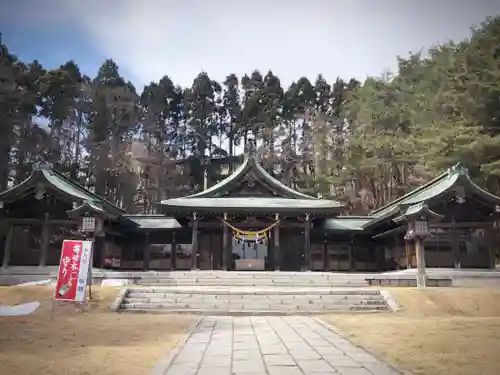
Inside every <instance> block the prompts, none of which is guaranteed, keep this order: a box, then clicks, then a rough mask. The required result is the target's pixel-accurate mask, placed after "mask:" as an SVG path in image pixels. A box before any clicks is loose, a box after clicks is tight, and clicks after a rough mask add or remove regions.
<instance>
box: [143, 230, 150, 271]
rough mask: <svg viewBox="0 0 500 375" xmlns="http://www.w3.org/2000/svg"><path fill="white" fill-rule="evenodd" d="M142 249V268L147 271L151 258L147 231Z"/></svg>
mask: <svg viewBox="0 0 500 375" xmlns="http://www.w3.org/2000/svg"><path fill="white" fill-rule="evenodd" d="M143 245H144V251H143V257H142V269H143V270H144V271H149V262H150V260H151V249H150V248H149V232H146V239H145V241H144V243H143Z"/></svg>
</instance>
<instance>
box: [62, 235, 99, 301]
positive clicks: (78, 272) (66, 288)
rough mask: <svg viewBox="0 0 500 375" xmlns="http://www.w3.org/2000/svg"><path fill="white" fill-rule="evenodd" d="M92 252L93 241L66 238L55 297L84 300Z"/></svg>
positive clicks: (65, 299) (63, 299)
mask: <svg viewBox="0 0 500 375" xmlns="http://www.w3.org/2000/svg"><path fill="white" fill-rule="evenodd" d="M91 254H92V241H72V240H64V242H63V245H62V250H61V260H60V262H59V272H58V274H57V283H56V291H55V295H54V298H55V299H56V300H58V301H73V302H84V301H85V290H86V288H87V279H88V273H89V266H90V257H91Z"/></svg>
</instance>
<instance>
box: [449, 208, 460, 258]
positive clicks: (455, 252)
mask: <svg viewBox="0 0 500 375" xmlns="http://www.w3.org/2000/svg"><path fill="white" fill-rule="evenodd" d="M453 209H454V210H455V207H453ZM459 246H460V244H459V238H458V231H457V226H456V222H455V213H452V216H451V250H452V258H453V267H454V268H460V250H459Z"/></svg>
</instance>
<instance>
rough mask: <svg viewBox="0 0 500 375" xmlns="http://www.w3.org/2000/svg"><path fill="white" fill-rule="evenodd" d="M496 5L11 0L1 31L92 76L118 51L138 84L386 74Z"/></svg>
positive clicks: (25, 55) (51, 63) (19, 48)
mask: <svg viewBox="0 0 500 375" xmlns="http://www.w3.org/2000/svg"><path fill="white" fill-rule="evenodd" d="M118 4H119V5H118ZM499 13H500V2H498V1H495V0H475V1H473V0H469V1H467V0H420V1H411V0H376V1H374V0H344V1H341V0H307V1H306V0H287V1H284V0H275V1H272V0H252V1H250V0H142V1H137V0H120V1H118V0H80V1H72V0H38V1H35V0H16V1H14V0H11V1H9V0H6V1H2V2H1V3H0V32H2V37H3V42H4V43H5V44H7V46H8V47H9V50H10V51H11V52H12V53H14V54H16V55H17V56H19V57H20V58H21V59H22V60H24V61H30V60H33V59H37V60H39V61H40V62H41V63H42V65H44V66H45V67H46V68H56V67H58V66H59V65H61V64H62V63H64V62H65V61H67V60H70V59H72V60H74V61H75V62H76V63H77V64H78V65H79V66H80V69H81V70H82V71H83V73H85V74H88V75H90V76H94V75H95V74H96V73H97V70H98V68H99V66H100V64H101V63H102V62H103V61H104V60H105V59H106V58H112V59H114V60H115V62H116V63H117V64H118V65H119V67H120V72H121V73H122V75H123V76H125V78H126V79H130V80H131V81H132V82H133V83H134V84H135V85H136V87H138V88H142V86H143V85H144V84H147V83H149V82H151V81H157V80H159V79H160V78H161V77H162V76H164V75H168V76H169V77H171V79H172V80H173V81H174V82H175V83H176V84H180V85H182V86H189V85H191V83H192V81H193V79H194V78H195V77H196V75H197V74H198V73H199V72H200V71H206V72H207V73H208V74H209V76H210V77H211V78H212V79H216V80H218V81H223V80H224V78H225V77H226V76H227V75H229V74H230V73H235V74H237V75H238V76H239V77H241V76H242V75H243V74H245V73H248V74H250V73H251V72H252V71H253V70H255V69H258V70H260V71H261V72H262V73H263V74H265V73H266V72H267V71H268V70H269V69H271V70H272V71H273V73H274V74H276V75H278V77H279V78H280V80H281V82H282V84H283V85H284V86H288V85H290V83H292V82H293V81H294V80H297V79H298V78H300V77H301V76H306V77H308V78H309V79H311V80H314V79H315V78H316V76H317V75H318V73H321V74H323V76H324V77H325V78H326V79H327V80H329V81H333V80H335V79H336V77H338V76H339V77H341V78H344V79H350V78H352V77H354V78H357V79H358V80H363V79H365V78H366V76H380V75H381V74H382V73H383V72H384V71H386V70H392V71H394V70H396V68H397V59H396V56H398V55H399V56H407V55H408V53H409V52H418V51H420V50H422V49H424V50H425V49H426V48H429V47H431V46H432V45H435V44H438V43H444V42H447V41H449V40H455V41H457V40H462V39H464V38H467V37H468V36H469V34H470V27H471V26H472V25H479V24H480V23H481V22H482V21H484V20H485V18H486V17H487V16H495V15H497V14H499Z"/></svg>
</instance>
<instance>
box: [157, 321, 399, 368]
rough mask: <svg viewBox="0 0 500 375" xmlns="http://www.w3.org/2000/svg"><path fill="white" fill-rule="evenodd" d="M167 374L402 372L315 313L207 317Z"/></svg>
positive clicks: (190, 337) (193, 333) (174, 360)
mask: <svg viewBox="0 0 500 375" xmlns="http://www.w3.org/2000/svg"><path fill="white" fill-rule="evenodd" d="M164 374H165V375H240V374H248V375H329V374H340V375H401V374H400V373H399V372H397V371H395V370H393V369H392V368H390V367H389V366H387V365H385V364H383V363H382V362H380V361H379V360H377V359H376V358H374V357H373V356H371V355H370V354H368V353H367V352H365V351H364V350H362V349H360V348H357V347H355V346H354V345H352V344H351V343H350V342H349V341H347V340H345V339H343V338H342V337H340V336H339V335H337V334H335V333H333V332H332V331H330V330H329V329H327V328H326V327H324V326H323V325H321V324H320V323H318V322H317V321H316V320H315V319H314V318H312V317H303V316H300V317H299V316H298V317H295V316H294V317H261V316H256V317H253V316H252V317H204V318H203V319H202V320H201V321H200V323H199V324H198V326H197V327H196V329H195V330H194V332H192V333H191V335H190V336H189V338H188V340H187V341H186V343H185V344H184V346H183V347H182V348H181V350H180V351H179V352H178V354H177V356H176V357H175V358H174V359H173V361H172V363H171V364H170V366H169V368H168V369H166V371H165V372H164Z"/></svg>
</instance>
